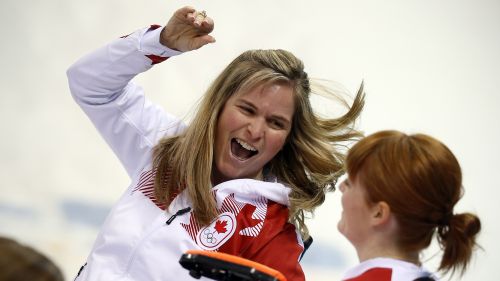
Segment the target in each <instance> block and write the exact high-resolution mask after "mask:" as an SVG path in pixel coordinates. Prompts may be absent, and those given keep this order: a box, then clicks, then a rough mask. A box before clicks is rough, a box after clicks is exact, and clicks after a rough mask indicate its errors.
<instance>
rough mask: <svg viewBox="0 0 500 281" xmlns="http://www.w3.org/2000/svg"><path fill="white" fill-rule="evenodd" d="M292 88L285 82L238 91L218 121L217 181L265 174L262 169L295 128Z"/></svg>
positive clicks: (215, 177) (216, 148)
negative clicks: (293, 124) (293, 122)
mask: <svg viewBox="0 0 500 281" xmlns="http://www.w3.org/2000/svg"><path fill="white" fill-rule="evenodd" d="M293 114H294V99H293V91H292V88H291V87H290V86H289V85H287V84H284V83H271V84H264V85H259V86H257V87H255V88H253V89H251V90H250V91H246V92H237V93H235V94H234V95H233V96H231V97H230V98H229V99H228V100H227V102H226V104H225V105H224V107H223V109H222V112H221V114H220V116H219V119H218V121H217V128H216V133H215V134H216V135H215V147H214V164H215V167H214V168H215V170H214V174H213V179H212V180H213V181H214V184H217V183H220V182H223V181H227V180H231V179H236V178H254V179H260V178H261V177H262V168H263V167H264V165H265V164H266V163H268V162H269V161H270V160H271V159H272V158H273V157H274V156H275V155H276V154H277V153H278V152H279V151H280V150H281V148H282V147H283V145H284V144H285V141H286V139H287V136H288V134H289V133H290V130H291V127H292V118H293Z"/></svg>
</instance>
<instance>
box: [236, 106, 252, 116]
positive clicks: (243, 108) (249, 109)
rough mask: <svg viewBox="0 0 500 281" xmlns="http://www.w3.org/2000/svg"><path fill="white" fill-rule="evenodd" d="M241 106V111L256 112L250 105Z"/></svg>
mask: <svg viewBox="0 0 500 281" xmlns="http://www.w3.org/2000/svg"><path fill="white" fill-rule="evenodd" d="M239 108H240V109H241V111H243V112H244V113H246V114H253V113H254V112H255V111H254V110H253V108H251V107H248V106H239Z"/></svg>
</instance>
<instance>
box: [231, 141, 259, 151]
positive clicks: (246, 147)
mask: <svg viewBox="0 0 500 281" xmlns="http://www.w3.org/2000/svg"><path fill="white" fill-rule="evenodd" d="M236 142H237V143H239V144H240V145H241V146H242V147H243V148H244V149H247V150H250V151H257V148H255V147H253V146H251V145H249V144H248V143H246V142H244V141H242V140H240V139H236Z"/></svg>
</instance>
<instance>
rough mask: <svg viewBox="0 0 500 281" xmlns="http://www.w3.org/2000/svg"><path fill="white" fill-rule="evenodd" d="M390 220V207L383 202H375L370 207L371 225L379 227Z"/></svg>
mask: <svg viewBox="0 0 500 281" xmlns="http://www.w3.org/2000/svg"><path fill="white" fill-rule="evenodd" d="M390 218H391V207H390V206H389V204H387V203H386V202H384V201H380V202H377V203H375V204H374V205H373V207H372V218H371V221H372V225H373V226H379V225H384V224H386V223H388V222H389V220H390Z"/></svg>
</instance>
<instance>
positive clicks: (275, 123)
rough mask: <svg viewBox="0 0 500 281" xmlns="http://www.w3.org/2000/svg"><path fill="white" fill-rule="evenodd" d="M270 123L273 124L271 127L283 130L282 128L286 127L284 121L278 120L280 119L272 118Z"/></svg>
mask: <svg viewBox="0 0 500 281" xmlns="http://www.w3.org/2000/svg"><path fill="white" fill-rule="evenodd" d="M269 123H270V124H271V127H272V128H275V129H279V130H281V129H284V128H285V125H284V124H283V122H281V121H278V120H271V121H269Z"/></svg>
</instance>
